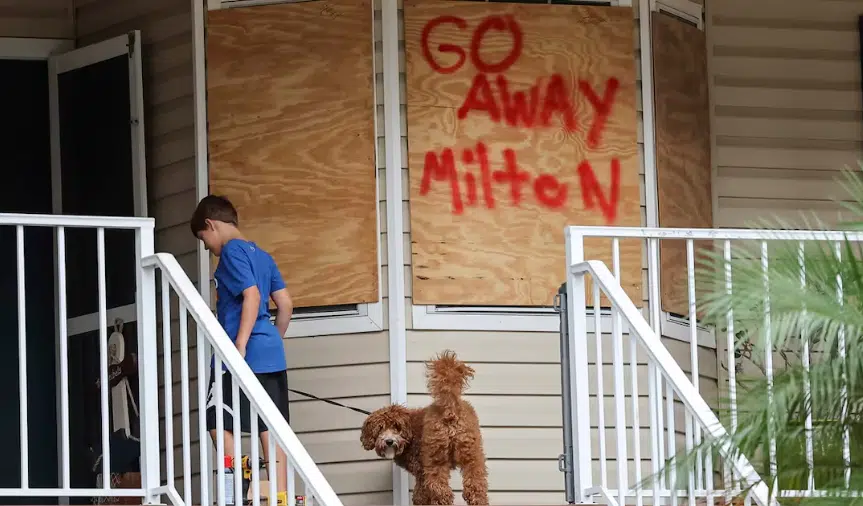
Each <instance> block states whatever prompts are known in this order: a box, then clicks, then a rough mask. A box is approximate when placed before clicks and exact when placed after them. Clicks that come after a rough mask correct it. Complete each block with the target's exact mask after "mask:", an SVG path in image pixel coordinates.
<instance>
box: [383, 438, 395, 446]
mask: <svg viewBox="0 0 863 506" xmlns="http://www.w3.org/2000/svg"><path fill="white" fill-rule="evenodd" d="M384 443H386V445H387V446H392V445H394V444H395V441H393V440H392V439H385V440H384Z"/></svg>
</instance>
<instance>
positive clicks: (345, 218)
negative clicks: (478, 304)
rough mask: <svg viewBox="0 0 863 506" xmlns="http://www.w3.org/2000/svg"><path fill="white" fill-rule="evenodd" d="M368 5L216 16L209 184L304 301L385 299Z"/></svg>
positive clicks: (344, 0)
mask: <svg viewBox="0 0 863 506" xmlns="http://www.w3.org/2000/svg"><path fill="white" fill-rule="evenodd" d="M369 2H370V0H326V1H315V2H304V3H291V4H279V5H269V6H258V7H244V8H236V9H225V10H218V11H209V12H208V15H207V114H208V121H209V152H210V157H209V160H210V192H211V193H215V194H222V195H226V196H227V197H228V198H230V199H231V200H232V201H233V202H234V204H235V205H236V207H237V210H238V211H239V214H240V226H241V228H242V229H243V231H244V233H245V234H246V235H247V237H248V238H249V239H250V240H254V241H256V242H257V243H258V244H259V245H260V246H261V247H262V248H264V249H266V250H267V251H269V252H270V253H271V254H272V255H273V257H274V258H275V260H276V262H277V263H278V265H279V268H280V269H281V271H282V275H283V277H284V278H285V280H286V282H287V284H288V288H289V290H290V291H291V295H292V296H293V299H294V304H295V305H296V306H298V307H309V306H326V305H336V304H351V303H363V302H376V301H377V300H378V271H379V268H378V251H377V247H378V237H377V234H378V232H377V222H376V220H377V212H376V206H377V202H376V201H377V198H376V182H375V161H374V160H375V158H374V156H375V152H374V149H375V145H374V142H375V136H374V89H373V87H372V86H373V85H372V80H373V70H372V44H371V39H372V22H373V20H372V11H371V5H370V3H369Z"/></svg>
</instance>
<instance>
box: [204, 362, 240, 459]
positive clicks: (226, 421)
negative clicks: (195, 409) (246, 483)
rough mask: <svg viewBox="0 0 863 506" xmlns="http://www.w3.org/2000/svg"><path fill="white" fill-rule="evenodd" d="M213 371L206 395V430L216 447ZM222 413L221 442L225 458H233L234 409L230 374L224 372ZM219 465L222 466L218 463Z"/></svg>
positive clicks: (215, 400)
mask: <svg viewBox="0 0 863 506" xmlns="http://www.w3.org/2000/svg"><path fill="white" fill-rule="evenodd" d="M215 372H216V371H215V370H213V369H210V388H209V390H208V392H209V393H208V394H207V430H208V431H209V433H210V438H211V439H212V440H213V445H217V439H216V438H218V437H219V436H218V434H217V433H216V402H217V400H218V399H217V398H216V395H215V390H216V377H215ZM222 413H223V417H222V418H223V428H224V432H223V434H222V441H223V443H224V445H225V456H226V457H232V458H233V457H234V409H233V406H232V405H231V374H230V373H229V372H227V371H224V372H223V374H222ZM219 465H224V463H223V462H219Z"/></svg>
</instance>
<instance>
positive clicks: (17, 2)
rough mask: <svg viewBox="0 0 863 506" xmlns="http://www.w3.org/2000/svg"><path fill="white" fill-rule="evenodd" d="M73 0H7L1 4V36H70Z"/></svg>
mask: <svg viewBox="0 0 863 506" xmlns="http://www.w3.org/2000/svg"><path fill="white" fill-rule="evenodd" d="M74 36H75V20H74V17H73V10H72V0H39V1H38V2H37V1H33V0H10V1H7V2H3V6H2V7H0V37H30V38H40V39H72V38H74Z"/></svg>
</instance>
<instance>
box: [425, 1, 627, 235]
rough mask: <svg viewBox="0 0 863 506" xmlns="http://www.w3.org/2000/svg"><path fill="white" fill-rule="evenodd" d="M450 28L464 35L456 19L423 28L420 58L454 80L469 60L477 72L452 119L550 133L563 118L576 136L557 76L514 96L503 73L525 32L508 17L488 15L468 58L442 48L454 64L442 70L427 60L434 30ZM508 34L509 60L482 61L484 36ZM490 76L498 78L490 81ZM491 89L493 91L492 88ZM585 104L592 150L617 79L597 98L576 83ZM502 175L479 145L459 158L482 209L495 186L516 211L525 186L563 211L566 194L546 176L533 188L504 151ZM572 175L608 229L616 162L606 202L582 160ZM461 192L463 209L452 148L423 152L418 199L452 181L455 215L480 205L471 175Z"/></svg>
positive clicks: (616, 186)
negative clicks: (473, 118)
mask: <svg viewBox="0 0 863 506" xmlns="http://www.w3.org/2000/svg"><path fill="white" fill-rule="evenodd" d="M447 24H449V25H454V26H455V27H456V28H458V29H459V30H466V29H467V28H468V26H467V22H466V21H465V20H464V19H463V18H460V17H457V16H439V17H437V18H434V19H432V20H431V21H429V22H428V23H426V25H425V27H424V28H423V31H422V35H421V49H422V55H423V58H424V59H425V61H426V62H427V63H428V65H429V67H430V68H431V69H432V70H434V71H435V72H437V73H440V74H452V73H454V72H456V71H458V70H459V69H461V68H462V67H463V66H464V64H465V62H466V61H467V60H468V57H469V58H470V62H471V64H472V65H473V67H474V68H475V69H476V71H477V73H476V74H475V75H474V77H473V79H472V81H471V86H470V89H469V90H468V92H467V94H466V95H465V98H464V101H463V103H462V104H461V106H460V107H459V108H458V111H457V115H458V118H459V119H460V120H464V119H466V118H467V117H468V115H470V114H478V113H482V114H485V115H486V116H487V117H488V118H489V120H491V121H492V122H493V123H495V124H501V122H503V123H504V124H506V125H507V126H510V127H514V128H527V129H535V128H547V127H551V126H552V119H553V118H560V121H561V123H562V124H563V126H564V128H565V129H566V130H567V131H569V132H575V131H577V130H578V129H579V125H578V124H577V121H576V117H577V115H576V110H575V107H574V105H573V103H572V100H571V97H572V96H573V94H572V92H573V90H572V89H571V88H570V87H569V86H568V85H567V83H566V81H565V79H564V78H563V76H562V75H560V74H552V75H550V76H541V77H539V78H537V79H536V80H535V83H534V84H533V85H532V86H530V88H529V89H528V90H526V91H525V90H513V89H511V86H510V82H509V80H508V79H507V77H506V75H505V74H504V72H506V71H507V70H509V69H510V68H511V67H512V66H513V65H514V64H515V63H516V62H517V61H518V60H519V58H520V57H521V53H522V50H523V47H524V32H523V31H522V28H521V26H520V25H519V23H518V22H517V21H516V20H515V18H514V17H512V16H508V15H507V16H488V17H486V18H485V19H483V20H482V21H481V22H480V23H479V25H477V27H476V28H475V29H474V30H473V33H472V35H471V39H470V46H469V48H468V50H467V51H465V49H464V48H463V47H460V46H458V45H455V44H440V45H438V46H437V48H436V49H437V51H438V52H439V53H443V54H453V55H456V57H457V58H456V61H455V62H454V63H452V64H450V65H448V66H444V65H442V64H441V63H440V62H439V61H438V60H437V59H436V58H435V56H434V54H433V53H432V48H431V43H430V40H429V39H430V38H431V35H432V32H433V31H434V30H435V28H437V27H439V26H441V25H447ZM491 30H494V31H498V32H507V33H508V34H509V37H510V39H511V41H512V45H511V48H510V51H509V53H508V54H507V55H506V56H505V57H504V58H502V59H501V60H500V61H497V62H490V61H487V60H486V59H484V57H483V56H482V48H483V42H484V41H485V36H486V34H488V32H489V31H491ZM489 74H497V75H496V76H491V77H490V76H489ZM492 83H493V84H492ZM575 87H576V88H577V89H578V92H579V93H581V94H582V95H583V96H584V97H585V99H586V101H587V102H588V103H589V104H590V107H591V108H592V111H593V118H592V121H591V124H590V126H589V129H588V130H587V146H588V148H590V149H596V148H599V147H600V146H601V145H602V133H603V131H604V129H605V126H606V124H607V121H608V118H609V116H610V115H611V111H612V107H613V105H614V101H615V99H616V96H617V91H618V89H619V87H620V83H619V82H618V80H617V79H616V78H614V77H611V78H608V79H607V80H606V82H605V90H604V91H603V92H602V94H601V95H600V94H599V93H597V91H596V90H594V88H593V86H592V85H591V84H590V83H589V82H588V81H587V80H584V79H580V80H578V81H577V82H576V83H575ZM503 159H504V168H503V170H496V171H492V170H491V169H490V168H489V163H488V151H487V148H486V146H485V144H484V143H482V142H480V143H478V144H477V146H476V149H465V150H463V151H462V156H461V161H462V162H463V163H464V164H465V165H470V164H478V165H479V186H480V187H481V188H482V198H483V200H484V202H485V207H486V208H488V209H492V208H494V206H495V201H494V195H493V192H492V182H495V183H502V184H507V185H509V191H510V201H511V203H512V205H514V206H518V205H520V203H521V202H522V190H523V187H525V186H529V185H532V187H533V193H534V196H535V197H536V199H537V201H538V202H539V203H540V204H541V205H543V206H544V207H547V208H549V209H561V208H563V207H564V205H565V204H566V201H567V192H568V188H567V185H566V184H565V183H562V182H560V181H559V180H558V179H557V178H556V177H555V176H553V175H550V174H540V175H539V176H537V177H536V178H533V180H532V181H531V175H530V173H528V172H527V171H524V170H521V169H520V168H519V167H518V163H517V161H516V154H515V151H514V150H512V149H509V148H505V149H503ZM575 172H576V173H577V175H578V180H579V185H580V186H581V188H582V202H583V205H584V207H585V208H586V209H592V208H594V207H598V208H599V210H600V211H601V212H602V214H603V215H604V216H605V218H606V221H608V222H609V223H611V222H613V221H614V220H615V219H616V216H617V207H618V202H619V196H620V162H619V160H618V159H616V158H615V159H612V161H611V189H610V191H609V195H608V197H607V198H606V196H605V194H604V193H603V191H602V189H601V187H600V185H599V183H598V182H597V180H596V177H595V174H594V172H593V168H592V167H591V165H590V163H589V162H587V161H582V162H581V163H580V164H579V165H578V167H577V169H576V170H575ZM463 179H464V184H465V186H466V193H467V194H466V199H465V200H466V202H465V201H464V200H463V199H462V193H461V188H460V182H459V180H460V177H459V174H458V172H457V171H456V169H455V154H454V153H453V150H452V149H451V148H445V149H444V150H443V151H442V153H441V154H440V155H438V154H437V153H436V152H435V151H428V152H427V153H426V155H425V163H424V167H423V177H422V183H421V189H420V195H425V194H426V193H428V191H429V190H430V188H431V181H433V180H435V181H449V185H450V191H451V192H452V212H453V213H454V214H462V213H463V212H464V207H465V205H468V206H473V205H476V203H477V180H476V176H475V175H474V173H473V172H465V173H464V174H463Z"/></svg>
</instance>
